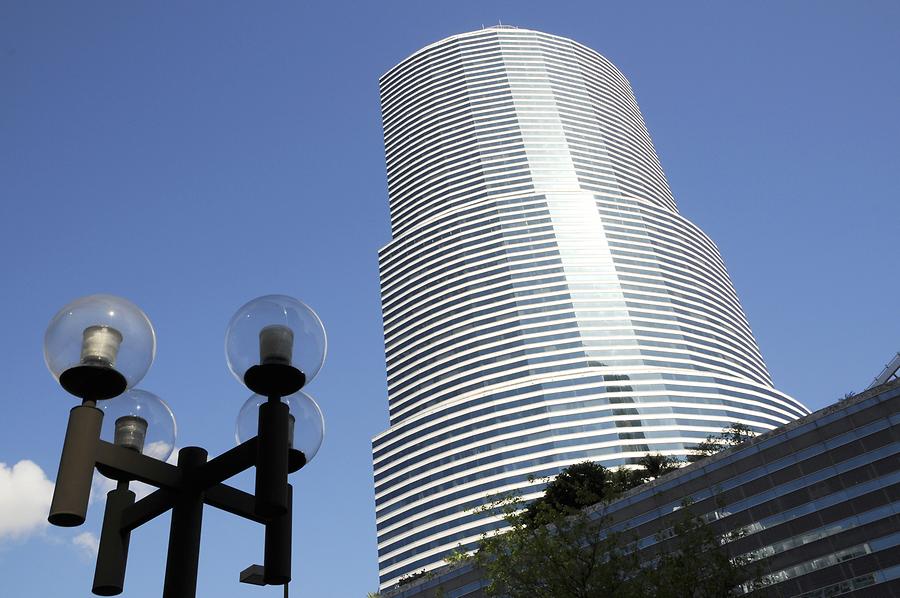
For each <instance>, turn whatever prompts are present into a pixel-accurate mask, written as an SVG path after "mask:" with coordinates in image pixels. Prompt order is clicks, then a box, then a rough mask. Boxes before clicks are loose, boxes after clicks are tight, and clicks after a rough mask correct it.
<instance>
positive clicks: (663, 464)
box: [638, 453, 678, 481]
mask: <svg viewBox="0 0 900 598" xmlns="http://www.w3.org/2000/svg"><path fill="white" fill-rule="evenodd" d="M638 465H640V466H641V467H642V468H643V470H644V471H643V472H642V473H643V475H642V479H643V481H649V480H655V479H656V478H658V477H660V476H662V475H665V474H667V473H669V472H670V471H673V470H675V469H678V460H677V459H675V458H673V457H667V456H663V455H660V454H659V453H657V454H655V455H651V454H649V453H648V454H646V455H644V456H643V457H641V458H640V459H638Z"/></svg>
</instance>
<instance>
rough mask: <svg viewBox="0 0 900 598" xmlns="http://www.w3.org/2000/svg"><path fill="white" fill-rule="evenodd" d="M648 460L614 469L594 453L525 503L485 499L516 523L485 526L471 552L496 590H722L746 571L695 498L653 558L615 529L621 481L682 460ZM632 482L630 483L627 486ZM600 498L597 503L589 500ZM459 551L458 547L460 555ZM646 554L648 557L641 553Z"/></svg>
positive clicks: (589, 597) (699, 595)
mask: <svg viewBox="0 0 900 598" xmlns="http://www.w3.org/2000/svg"><path fill="white" fill-rule="evenodd" d="M642 461H644V463H642V465H643V468H642V470H627V469H619V470H616V471H609V470H607V469H605V468H603V467H602V466H600V465H597V464H596V463H590V462H587V463H578V464H576V465H572V466H570V467H569V468H567V469H566V470H563V472H561V473H560V475H559V476H557V478H556V479H555V480H553V481H552V482H550V483H548V485H547V488H546V490H545V494H544V496H543V497H542V498H539V499H537V500H535V501H534V502H532V503H531V504H530V505H528V507H527V508H524V504H523V502H522V500H521V499H519V498H504V499H499V500H497V501H494V502H493V503H491V504H489V505H487V506H485V507H484V508H483V509H484V510H486V511H490V512H493V513H496V514H498V515H501V516H502V517H503V519H504V520H505V521H506V523H507V525H508V526H509V527H508V530H507V531H505V532H503V533H500V534H495V535H490V534H485V535H484V536H483V537H482V540H481V544H480V546H479V548H478V551H477V552H476V553H475V554H474V555H473V556H472V557H469V558H471V559H472V560H474V562H475V563H476V564H477V565H478V566H479V567H480V568H481V569H482V570H483V571H484V572H485V575H486V577H487V579H488V581H489V586H488V588H487V589H486V592H487V595H488V596H505V597H508V598H526V597H528V598H593V597H595V596H616V597H620V598H632V597H635V598H636V597H639V596H641V597H643V596H646V597H650V598H676V597H677V598H722V597H727V596H731V595H733V588H734V587H735V586H736V585H737V584H738V583H740V581H741V572H740V568H739V567H738V565H737V564H736V563H734V562H732V560H731V559H730V558H729V556H728V554H727V552H726V550H725V548H724V547H723V546H722V545H721V543H720V542H719V540H718V538H717V537H716V536H715V534H714V533H713V532H712V530H711V529H710V528H709V527H708V526H707V525H706V524H705V523H704V522H703V520H702V519H701V518H699V517H697V516H695V515H694V514H693V513H691V511H690V508H689V505H685V508H683V509H681V510H680V511H679V512H678V515H677V517H678V519H676V520H675V521H674V522H673V525H672V527H671V528H670V529H668V530H667V532H666V534H665V537H660V538H659V540H660V544H659V546H660V547H663V546H664V549H661V552H660V553H659V554H657V555H655V556H652V558H650V557H648V556H647V555H646V554H643V553H640V552H639V551H638V550H637V549H636V545H635V540H636V539H635V538H629V537H627V536H624V535H622V534H621V533H612V532H609V531H608V530H607V529H606V528H607V527H608V524H609V518H608V517H607V515H606V514H605V507H604V505H605V504H607V503H608V502H609V501H610V500H611V499H612V498H614V497H615V496H616V494H617V493H618V492H619V491H620V488H622V487H625V486H628V485H629V484H632V486H628V487H633V485H636V484H637V483H640V482H639V480H642V479H645V478H646V477H651V478H655V477H657V476H658V475H662V473H665V472H666V471H668V470H669V469H670V468H671V467H674V466H675V463H674V462H673V461H670V460H667V459H666V458H665V457H661V456H659V455H653V456H651V455H647V458H646V459H645V460H642ZM626 489H627V488H626ZM593 499H597V501H599V505H598V506H596V507H595V508H594V509H590V512H588V510H586V509H585V508H584V507H586V506H588V505H589V504H591V503H590V502H589V501H590V500H593ZM456 556H457V559H458V558H460V557H459V554H457V555H456ZM642 559H643V560H644V561H647V560H648V559H649V562H642Z"/></svg>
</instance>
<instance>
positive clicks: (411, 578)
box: [397, 569, 430, 586]
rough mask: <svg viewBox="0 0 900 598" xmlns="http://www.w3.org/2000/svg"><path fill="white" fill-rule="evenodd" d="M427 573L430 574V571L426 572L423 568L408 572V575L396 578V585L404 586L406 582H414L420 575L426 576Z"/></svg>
mask: <svg viewBox="0 0 900 598" xmlns="http://www.w3.org/2000/svg"><path fill="white" fill-rule="evenodd" d="M429 575H430V573H428V572H427V571H425V569H422V570H421V571H415V572H413V573H410V574H408V575H404V576H403V577H401V578H400V579H398V580H397V585H398V586H405V585H406V584H409V583H412V582H414V581H415V580H417V579H419V578H420V577H428V576H429Z"/></svg>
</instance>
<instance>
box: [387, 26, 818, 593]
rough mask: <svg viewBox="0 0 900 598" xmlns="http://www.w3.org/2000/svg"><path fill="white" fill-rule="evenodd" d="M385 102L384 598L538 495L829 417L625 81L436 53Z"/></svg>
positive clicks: (395, 74)
mask: <svg viewBox="0 0 900 598" xmlns="http://www.w3.org/2000/svg"><path fill="white" fill-rule="evenodd" d="M380 85H381V104H382V117H383V125H384V142H385V154H386V162H387V173H388V194H389V206H390V218H391V230H392V239H391V241H390V242H389V243H388V245H387V246H385V247H384V248H383V249H382V250H381V251H380V253H379V268H380V275H381V293H382V312H383V318H384V335H385V359H386V364H387V376H388V405H389V412H390V427H389V429H388V430H386V431H385V432H383V433H382V434H380V435H378V436H377V437H376V438H375V439H374V441H373V455H374V469H375V494H376V521H377V528H378V553H379V569H380V577H381V585H382V587H386V586H389V585H391V584H393V583H395V582H396V581H397V580H398V579H400V578H401V577H402V576H404V575H409V574H410V573H413V572H418V571H421V570H429V569H432V568H434V567H437V566H440V565H441V563H442V559H443V557H444V556H446V554H447V553H448V552H450V551H451V550H453V549H455V548H457V547H458V546H460V545H462V546H463V547H472V546H474V543H475V542H476V541H477V540H478V538H479V537H480V536H481V534H482V533H483V532H486V531H489V530H492V529H497V528H498V527H500V526H501V525H502V522H500V521H499V520H497V519H495V518H491V517H488V516H486V515H484V514H479V513H477V512H474V511H473V509H477V508H478V507H479V506H480V505H482V504H484V503H485V501H486V497H488V496H490V495H494V494H498V493H519V494H522V495H523V496H525V497H526V498H527V497H530V496H536V495H537V494H539V493H540V491H541V490H542V489H543V486H542V485H541V484H531V483H529V479H531V478H542V477H545V476H552V475H554V474H556V473H558V472H559V470H560V469H562V468H563V467H565V466H567V465H569V464H571V463H574V462H577V461H582V460H585V459H593V460H596V461H598V462H600V463H602V464H603V465H606V466H619V465H627V464H628V463H630V462H632V461H633V460H635V459H637V458H639V457H640V456H642V455H644V454H646V453H648V452H651V453H661V454H664V455H673V456H683V455H685V454H686V453H687V452H688V451H689V450H690V448H691V447H692V446H694V445H695V444H696V443H697V442H699V441H700V440H702V439H703V438H705V437H706V436H707V435H709V434H714V433H717V432H719V431H720V430H721V429H722V428H723V427H725V426H727V425H728V424H729V423H732V422H741V423H744V424H746V425H748V426H750V427H751V428H753V429H754V430H756V431H758V432H764V431H766V430H771V429H773V428H775V427H777V426H780V425H783V424H785V423H788V422H789V421H791V420H793V419H795V418H797V417H801V416H803V415H805V414H807V413H808V410H807V409H806V408H805V407H803V406H802V405H801V404H799V403H798V402H797V401H795V400H793V399H791V398H790V397H788V396H786V395H785V394H783V393H781V392H779V391H778V390H776V389H775V388H774V387H773V385H772V381H771V379H770V377H769V373H768V371H767V369H766V366H765V364H764V362H763V359H762V357H761V355H760V352H759V349H758V347H757V345H756V341H755V340H754V338H753V335H752V333H751V331H750V327H749V326H748V324H747V321H746V318H745V317H744V314H743V311H742V309H741V306H740V303H739V301H738V298H737V295H736V294H735V291H734V288H733V286H732V284H731V281H730V279H729V277H728V274H727V272H726V270H725V266H724V264H723V262H722V259H721V257H720V255H719V252H718V250H717V248H716V246H715V244H714V243H713V242H712V241H711V240H710V239H709V238H708V237H707V236H706V235H705V234H704V233H703V232H702V231H701V230H700V229H699V228H697V227H696V226H695V225H694V224H692V223H691V222H690V221H689V220H687V219H686V218H684V217H683V216H681V215H680V214H679V212H678V209H677V207H676V204H675V200H674V198H673V197H672V193H671V192H670V190H669V186H668V183H667V182H666V178H665V175H664V174H663V171H662V168H661V167H660V164H659V160H658V159H657V156H656V153H655V151H654V149H653V144H652V142H651V140H650V137H649V135H648V133H647V130H646V127H645V126H644V122H643V119H642V117H641V114H640V111H639V110H638V107H637V104H636V102H635V98H634V95H633V93H632V91H631V88H630V86H629V83H628V81H627V80H626V79H625V77H624V76H623V75H622V74H621V73H620V72H619V71H618V70H617V69H616V68H615V67H614V66H613V65H612V64H611V63H610V62H609V61H607V60H606V59H605V58H603V57H602V56H600V55H599V54H597V53H596V52H594V51H593V50H591V49H589V48H586V47H585V46H582V45H580V44H578V43H576V42H573V41H571V40H568V39H565V38H561V37H557V36H553V35H548V34H544V33H540V32H537V31H528V30H521V29H515V28H508V27H492V28H489V29H484V30H480V31H475V32H471V33H466V34H462V35H456V36H453V37H450V38H447V39H444V40H442V41H439V42H437V43H434V44H432V45H430V46H427V47H425V48H423V49H421V50H419V51H418V52H416V53H414V54H413V55H412V56H410V57H409V58H407V59H406V60H404V61H403V62H401V63H400V64H398V65H397V66H395V67H394V68H392V69H391V70H390V71H388V72H387V73H386V74H385V75H384V76H383V77H382V78H381V81H380Z"/></svg>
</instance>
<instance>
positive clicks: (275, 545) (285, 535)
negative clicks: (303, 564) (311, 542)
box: [263, 484, 293, 585]
mask: <svg viewBox="0 0 900 598" xmlns="http://www.w3.org/2000/svg"><path fill="white" fill-rule="evenodd" d="M287 494H288V505H287V511H286V512H285V514H284V515H282V516H281V517H276V518H274V519H272V520H271V521H269V522H268V523H267V524H266V542H265V554H264V557H263V558H264V559H265V560H264V561H263V581H264V582H265V583H266V584H267V585H282V584H286V583H287V582H289V581H291V511H292V510H293V509H292V508H291V507H292V502H293V487H292V486H291V485H290V484H288V486H287Z"/></svg>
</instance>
